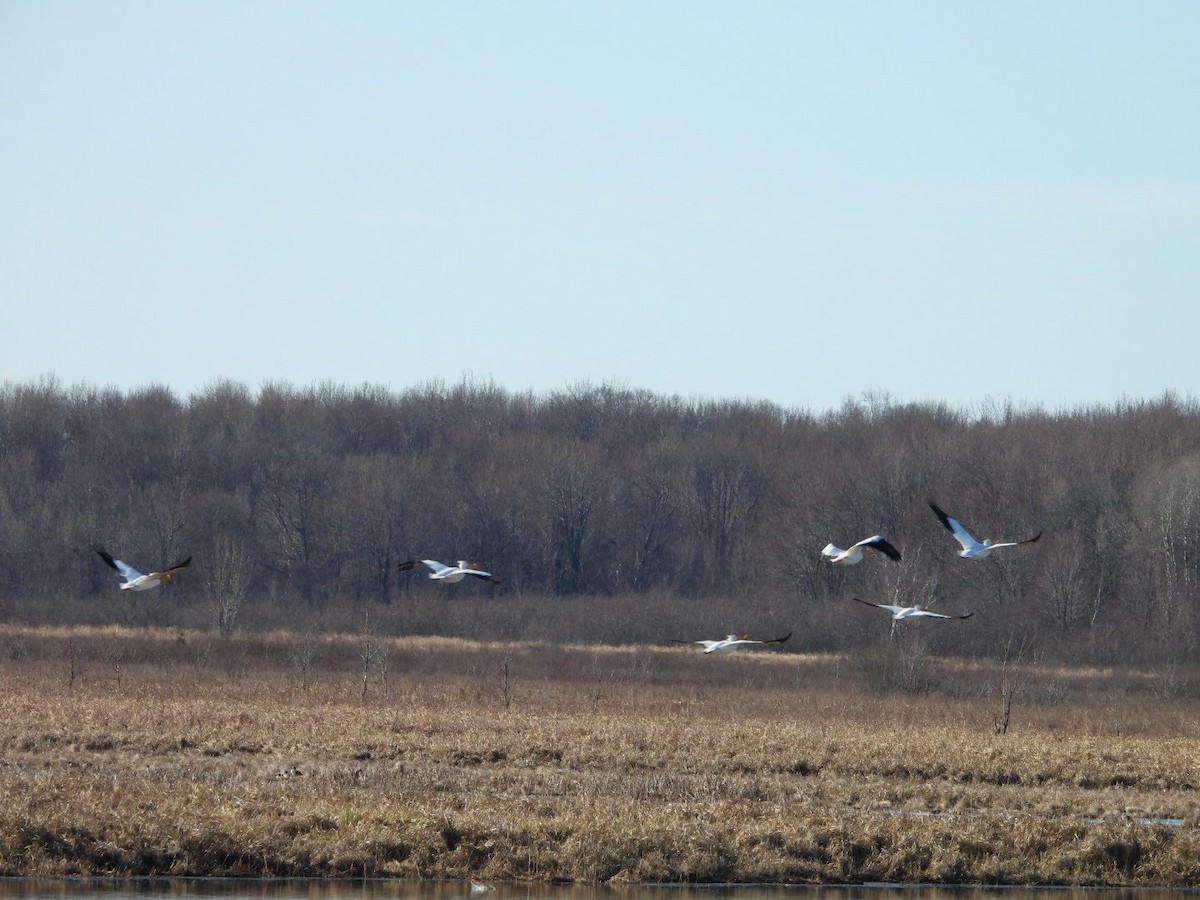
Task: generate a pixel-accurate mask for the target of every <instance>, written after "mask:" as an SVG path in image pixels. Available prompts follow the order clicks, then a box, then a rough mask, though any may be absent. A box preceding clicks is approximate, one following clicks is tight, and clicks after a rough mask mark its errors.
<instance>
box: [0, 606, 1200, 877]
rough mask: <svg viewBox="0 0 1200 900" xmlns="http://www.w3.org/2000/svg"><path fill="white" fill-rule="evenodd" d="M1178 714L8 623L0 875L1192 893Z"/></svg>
mask: <svg viewBox="0 0 1200 900" xmlns="http://www.w3.org/2000/svg"><path fill="white" fill-rule="evenodd" d="M889 654H893V655H892V656H889ZM906 654H907V656H906ZM914 665H916V666H919V667H920V670H921V678H919V679H917V680H916V681H915V682H913V683H909V682H908V681H906V680H905V679H895V678H891V679H883V680H881V673H882V674H886V673H889V672H891V673H894V672H895V671H897V670H898V669H897V667H899V668H903V669H911V668H912V667H913V666H914ZM1018 675H1019V678H1020V683H1021V690H1020V692H1019V693H1018V694H1016V696H1015V699H1014V709H1013V716H1012V722H1011V724H1010V727H1009V729H1008V731H1007V733H1003V734H1001V733H998V732H997V729H996V727H995V722H996V711H997V708H998V704H999V699H998V692H999V689H1000V685H1001V684H1002V683H1008V684H1011V683H1012V680H1013V679H1014V678H1015V677H1017V676H1018ZM1005 679H1007V681H1005ZM905 685H907V686H905ZM1197 707H1198V704H1197V700H1196V699H1195V697H1194V696H1193V691H1192V680H1191V674H1190V673H1181V672H1178V671H1173V672H1171V673H1170V677H1169V678H1166V677H1164V676H1163V675H1162V674H1161V673H1158V674H1156V673H1140V672H1131V671H1119V670H1090V671H1069V670H1050V669H1038V668H1036V667H1028V668H1026V669H1024V670H1021V671H1020V672H1019V673H1018V672H1016V671H1015V670H1014V669H1013V667H1011V666H1009V667H1001V666H999V665H998V664H994V663H987V662H983V661H979V662H971V661H963V660H937V659H928V658H921V657H919V654H917V653H916V651H915V650H913V649H912V648H908V649H907V650H906V649H905V648H904V647H899V648H896V649H889V650H888V651H886V652H883V653H881V655H880V656H879V657H878V658H875V659H872V660H850V659H844V658H839V657H835V656H821V657H818V656H809V655H805V654H803V653H795V652H760V653H745V654H742V655H734V656H725V657H712V656H704V655H702V654H698V653H696V652H695V651H694V650H693V649H692V648H679V647H587V646H578V647H561V646H548V645H534V644H507V643H494V644H489V643H478V642H466V641H460V640H453V639H443V638H402V639H390V638H381V637H377V636H373V635H340V636H319V635H312V634H307V635H304V634H289V633H274V634H263V635H235V636H232V637H229V638H219V637H215V636H211V635H207V634H204V633H198V632H197V633H187V632H181V631H161V632H160V631H148V630H125V629H118V628H110V629H84V628H79V629H26V628H19V627H15V626H9V627H7V628H4V629H0V710H3V711H4V712H3V718H2V721H0V797H2V798H4V803H3V804H2V805H0V874H3V875H52V876H63V875H85V874H86V875H93V874H104V875H152V874H159V875H224V876H234V875H237V876H318V877H320V876H339V877H346V876H354V877H377V876H395V877H405V878H462V879H465V878H477V879H484V880H532V881H583V882H617V883H619V882H771V883H791V882H824V883H839V882H840V883H855V882H907V883H911V882H940V883H954V884H959V883H962V884H1025V885H1029V884H1073V885H1081V884H1087V885H1118V884H1120V885H1172V886H1194V885H1196V884H1198V883H1200V830H1198V828H1197V823H1198V822H1200V808H1198V796H1200V794H1198V790H1197V789H1198V786H1200V754H1198V753H1197V750H1200V734H1198V731H1200V717H1198V716H1197V712H1200V709H1198V708H1197Z"/></svg>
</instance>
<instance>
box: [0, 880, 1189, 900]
mask: <svg viewBox="0 0 1200 900" xmlns="http://www.w3.org/2000/svg"><path fill="white" fill-rule="evenodd" d="M1014 895H1017V896H1019V898H1020V900H1184V898H1187V900H1195V898H1196V897H1197V892H1196V891H1190V890H1173V889H1166V888H1164V889H1143V888H1137V889H1134V888H1113V889H1099V888H1097V889H1090V888H978V887H963V888H952V887H943V886H933V885H918V886H912V887H909V886H901V885H862V886H836V887H824V886H812V885H795V886H776V885H721V886H711V887H704V886H686V887H685V886H674V885H663V886H656V885H650V886H631V887H605V886H596V885H582V886H581V885H543V884H532V885H526V884H498V885H495V886H494V888H493V889H491V890H487V891H478V890H474V891H473V890H472V889H471V885H470V884H462V883H459V882H417V881H411V882H410V881H393V880H387V879H369V880H364V881H350V880H345V881H339V880H326V879H263V880H247V879H237V878H170V879H40V878H0V900H10V898H12V900H16V898H20V900H74V898H81V900H187V898H197V900H208V898H212V900H380V898H387V900H1000V898H1006V900H1013V898H1014Z"/></svg>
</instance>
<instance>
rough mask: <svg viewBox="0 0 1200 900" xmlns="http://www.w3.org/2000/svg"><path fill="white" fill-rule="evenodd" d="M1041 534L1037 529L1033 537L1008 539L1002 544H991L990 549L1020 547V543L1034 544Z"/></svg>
mask: <svg viewBox="0 0 1200 900" xmlns="http://www.w3.org/2000/svg"><path fill="white" fill-rule="evenodd" d="M1041 536H1042V533H1041V532H1040V531H1039V532H1038V533H1037V534H1035V535H1034V536H1033V537H1031V538H1025V540H1023V541H1008V542H1006V543H1003V544H992V549H993V550H996V549H998V548H1000V547H1020V546H1021V545H1022V544H1036V543H1037V542H1038V540H1039V539H1040V538H1041Z"/></svg>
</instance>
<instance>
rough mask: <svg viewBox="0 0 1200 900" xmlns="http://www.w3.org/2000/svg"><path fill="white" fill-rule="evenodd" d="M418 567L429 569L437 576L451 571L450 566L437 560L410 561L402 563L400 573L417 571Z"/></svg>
mask: <svg viewBox="0 0 1200 900" xmlns="http://www.w3.org/2000/svg"><path fill="white" fill-rule="evenodd" d="M417 566H424V567H425V568H427V569H429V571H431V572H433V574H434V575H437V574H439V573H441V572H448V571H450V567H449V566H446V565H443V564H442V563H440V562H438V561H437V560H436V559H410V560H407V561H405V562H402V563H400V571H401V572H407V571H409V570H410V569H415V568H416V567H417Z"/></svg>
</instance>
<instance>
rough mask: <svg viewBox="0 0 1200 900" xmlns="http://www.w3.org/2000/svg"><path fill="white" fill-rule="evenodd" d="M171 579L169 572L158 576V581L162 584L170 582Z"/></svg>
mask: <svg viewBox="0 0 1200 900" xmlns="http://www.w3.org/2000/svg"><path fill="white" fill-rule="evenodd" d="M171 579H172V576H171V574H170V573H168V574H166V575H162V576H160V577H159V581H161V582H162V583H163V584H170V583H171Z"/></svg>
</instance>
